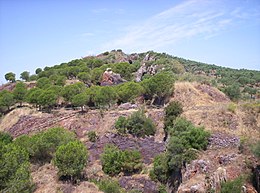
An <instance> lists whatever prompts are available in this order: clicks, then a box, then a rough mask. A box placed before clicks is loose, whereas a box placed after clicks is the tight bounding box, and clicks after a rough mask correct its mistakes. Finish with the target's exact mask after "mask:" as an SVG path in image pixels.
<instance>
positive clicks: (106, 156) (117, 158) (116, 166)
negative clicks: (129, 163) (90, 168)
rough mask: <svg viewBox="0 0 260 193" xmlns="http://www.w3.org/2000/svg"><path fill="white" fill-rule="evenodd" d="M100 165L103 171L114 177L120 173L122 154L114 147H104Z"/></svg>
mask: <svg viewBox="0 0 260 193" xmlns="http://www.w3.org/2000/svg"><path fill="white" fill-rule="evenodd" d="M101 163H102V169H103V171H104V172H105V173H106V174H108V175H110V176H114V175H117V174H119V173H120V172H121V169H122V165H123V154H122V151H120V150H119V149H118V148H117V147H116V146H113V145H106V146H105V148H104V152H103V153H102V154H101Z"/></svg>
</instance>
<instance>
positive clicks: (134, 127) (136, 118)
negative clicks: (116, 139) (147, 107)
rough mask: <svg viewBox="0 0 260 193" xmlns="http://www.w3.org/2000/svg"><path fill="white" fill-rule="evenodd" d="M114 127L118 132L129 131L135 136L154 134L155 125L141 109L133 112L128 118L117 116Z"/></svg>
mask: <svg viewBox="0 0 260 193" xmlns="http://www.w3.org/2000/svg"><path fill="white" fill-rule="evenodd" d="M115 128H116V129H118V131H119V132H120V133H129V134H131V135H133V136H136V137H144V136H149V135H154V134H155V132H156V126H155V124H154V123H153V121H152V120H151V119H150V118H148V117H146V116H145V114H144V112H143V111H142V110H139V111H137V112H134V113H133V114H132V115H130V116H129V117H128V118H123V117H119V118H118V120H117V121H116V123H115Z"/></svg>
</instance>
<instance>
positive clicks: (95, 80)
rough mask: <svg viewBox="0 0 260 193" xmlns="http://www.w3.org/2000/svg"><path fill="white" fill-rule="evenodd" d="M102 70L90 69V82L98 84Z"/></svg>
mask: <svg viewBox="0 0 260 193" xmlns="http://www.w3.org/2000/svg"><path fill="white" fill-rule="evenodd" d="M103 72H104V71H103V70H101V69H100V68H94V69H93V70H91V77H90V78H91V82H92V83H93V84H95V85H96V84H98V83H99V82H100V79H101V76H102V74H103Z"/></svg>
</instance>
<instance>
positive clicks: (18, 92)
mask: <svg viewBox="0 0 260 193" xmlns="http://www.w3.org/2000/svg"><path fill="white" fill-rule="evenodd" d="M26 93H27V88H26V85H25V84H24V83H22V82H18V83H17V84H16V85H15V88H14V91H13V94H14V99H15V100H16V101H17V102H19V103H20V106H22V102H23V101H24V100H25V96H26Z"/></svg>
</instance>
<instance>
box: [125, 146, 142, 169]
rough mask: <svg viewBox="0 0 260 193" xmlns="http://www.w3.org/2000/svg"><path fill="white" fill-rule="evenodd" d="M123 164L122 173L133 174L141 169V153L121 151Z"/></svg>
mask: <svg viewBox="0 0 260 193" xmlns="http://www.w3.org/2000/svg"><path fill="white" fill-rule="evenodd" d="M122 154H123V164H122V171H123V172H124V173H135V172H139V171H140V170H141V169H142V157H141V153H140V152H139V151H137V150H125V151H122Z"/></svg>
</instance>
